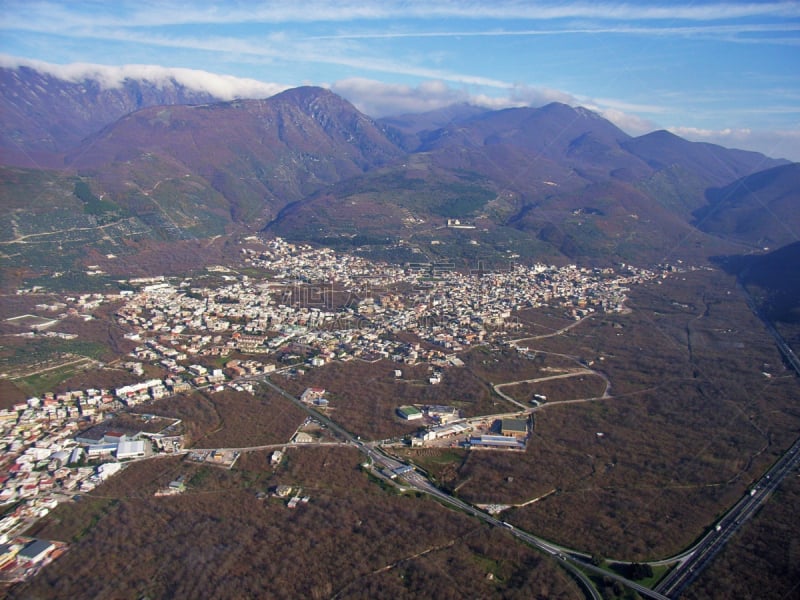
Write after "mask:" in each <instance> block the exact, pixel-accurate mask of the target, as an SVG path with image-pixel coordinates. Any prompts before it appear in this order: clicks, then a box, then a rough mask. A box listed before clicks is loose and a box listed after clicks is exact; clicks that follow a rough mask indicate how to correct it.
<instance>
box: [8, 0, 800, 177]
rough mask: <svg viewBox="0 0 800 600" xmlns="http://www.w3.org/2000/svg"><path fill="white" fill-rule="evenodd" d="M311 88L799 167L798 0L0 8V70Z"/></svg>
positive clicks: (198, 1) (25, 1) (391, 107)
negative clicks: (559, 109) (606, 128)
mask: <svg viewBox="0 0 800 600" xmlns="http://www.w3.org/2000/svg"><path fill="white" fill-rule="evenodd" d="M19 64H28V65H34V66H38V67H40V68H45V69H46V70H49V71H50V72H52V73H53V74H56V75H59V76H61V77H65V78H71V79H81V78H83V77H85V76H87V75H94V76H97V77H100V78H101V79H102V80H103V81H105V82H106V85H109V86H113V85H118V83H119V82H120V81H121V80H122V79H124V77H127V76H129V77H138V76H145V77H148V78H150V79H152V80H159V79H163V78H165V77H170V76H172V77H175V78H176V79H178V80H179V81H181V82H182V83H186V84H188V85H192V86H193V87H198V88H203V89H208V90H209V91H212V92H213V93H216V94H217V95H220V96H222V97H230V98H232V97H266V96H269V95H272V94H275V93H277V92H279V91H281V90H284V89H287V88H290V87H297V86H300V85H318V86H323V87H327V88H330V89H331V90H332V91H334V92H336V93H338V94H340V95H341V96H343V97H345V98H346V99H348V100H349V101H350V102H352V103H353V104H354V105H355V106H356V107H357V108H359V109H360V110H362V111H363V112H365V113H366V114H368V115H370V116H372V117H382V116H387V115H396V114H402V113H409V112H422V111H426V110H431V109H435V108H440V107H443V106H446V105H449V104H453V103H455V102H470V103H472V104H478V105H481V106H486V107H489V108H506V107H509V106H542V105H544V104H546V103H548V102H552V101H559V102H565V103H568V104H571V105H573V106H585V107H587V108H589V109H591V110H594V111H596V112H598V113H600V114H602V115H603V116H604V117H606V118H607V119H609V120H611V121H612V122H614V123H615V124H616V125H618V126H619V127H621V128H622V129H623V130H624V131H626V132H627V133H629V134H631V135H641V134H644V133H647V132H649V131H653V130H657V129H668V130H670V131H672V132H674V133H676V134H678V135H680V136H682V137H685V138H687V139H690V140H695V141H708V142H713V143H717V144H721V145H723V146H726V147H731V148H743V149H748V150H757V151H759V152H763V153H765V154H767V155H769V156H773V157H782V158H789V159H790V160H795V161H800V1H774V2H773V1H759V0H756V1H750V2H725V1H722V2H716V1H710V2H709V1H703V0H698V1H694V2H691V1H684V0H675V1H673V0H627V1H622V2H615V1H614V2H612V1H603V0H601V1H597V2H590V1H581V2H570V1H561V2H557V1H554V2H551V1H548V2H538V1H532V0H531V1H523V0H493V1H483V0H473V1H470V0H463V1H462V0H452V1H437V0H427V1H424V0H423V1H417V0H382V1H371V0H357V1H352V0H339V1H335V2H329V1H323V0H308V1H306V0H294V1H288V0H277V1H273V0H267V1H255V0H253V1H240V2H208V1H206V0H194V1H191V2H175V1H169V0H135V1H129V0H114V1H112V2H109V1H107V0H102V1H97V2H95V1H79V0H76V1H68V2H53V1H49V2H47V1H46V2H38V1H36V0H0V66H16V65H19Z"/></svg>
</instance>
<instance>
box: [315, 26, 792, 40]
mask: <svg viewBox="0 0 800 600" xmlns="http://www.w3.org/2000/svg"><path fill="white" fill-rule="evenodd" d="M782 33H785V34H795V33H800V23H790V22H784V23H756V24H737V25H714V24H705V25H688V26H682V27H676V26H630V25H616V26H612V27H608V26H593V27H565V26H560V27H549V28H547V29H544V28H542V29H487V30H481V31H474V30H458V31H385V32H384V31H379V32H351V33H346V32H339V33H335V34H331V35H318V36H311V37H309V38H308V39H313V40H332V39H340V40H342V39H352V40H375V39H404V38H466V37H539V36H541V37H553V36H564V35H598V34H628V35H639V36H661V37H667V36H685V37H700V36H702V37H715V38H719V39H726V40H730V41H742V42H748V43H752V42H778V43H784V42H787V41H788V42H791V43H800V39H799V38H795V37H776V36H775V35H774V34H782ZM752 34H770V37H764V36H761V37H758V38H755V37H753V35H752ZM746 36H749V37H746Z"/></svg>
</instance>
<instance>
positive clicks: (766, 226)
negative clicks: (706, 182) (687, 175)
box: [695, 163, 800, 248]
mask: <svg viewBox="0 0 800 600" xmlns="http://www.w3.org/2000/svg"><path fill="white" fill-rule="evenodd" d="M706 197H707V198H708V205H706V206H704V207H703V208H701V209H699V210H697V211H696V212H695V217H696V225H697V227H698V228H700V229H701V230H703V231H706V232H708V233H712V234H714V235H718V236H721V237H725V238H728V239H731V240H733V241H736V242H741V243H743V244H747V245H749V246H753V247H756V248H762V247H765V246H766V247H770V248H776V247H779V246H784V245H786V244H790V243H792V242H796V241H797V240H798V239H800V163H792V164H788V165H783V166H780V167H775V168H772V169H768V170H766V171H761V172H758V173H755V174H753V175H749V176H747V177H743V178H742V179H738V180H737V181H734V182H733V183H731V184H729V185H727V186H725V187H722V188H712V189H709V190H708V191H707V192H706Z"/></svg>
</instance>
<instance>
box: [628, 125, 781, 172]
mask: <svg viewBox="0 0 800 600" xmlns="http://www.w3.org/2000/svg"><path fill="white" fill-rule="evenodd" d="M623 147H624V148H625V149H626V150H628V151H629V152H630V153H631V154H634V155H635V156H638V157H639V158H641V159H642V160H644V161H645V162H647V164H648V165H650V166H651V167H652V168H653V169H656V170H663V169H671V168H675V167H680V168H682V169H684V170H686V171H688V172H690V173H693V174H696V175H701V176H702V177H703V179H705V180H707V181H708V183H709V185H724V184H725V183H729V182H731V181H733V180H735V179H738V178H740V177H745V176H746V175H750V174H752V173H756V172H757V171H762V170H764V169H769V168H771V167H775V166H778V165H785V164H789V161H786V160H776V159H773V158H768V157H766V156H764V155H763V154H760V153H758V152H750V151H747V150H732V149H729V148H723V147H722V146H717V145H716V144H708V143H705V142H690V141H688V140H685V139H683V138H681V137H678V136H677V135H675V134H673V133H670V132H668V131H663V130H662V131H654V132H652V133H648V134H645V135H643V136H640V137H637V138H632V139H630V140H627V141H625V142H624V143H623Z"/></svg>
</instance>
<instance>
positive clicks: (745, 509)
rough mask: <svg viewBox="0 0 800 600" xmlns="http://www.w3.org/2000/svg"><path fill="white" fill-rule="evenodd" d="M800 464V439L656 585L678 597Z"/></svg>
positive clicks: (657, 588)
mask: <svg viewBox="0 0 800 600" xmlns="http://www.w3.org/2000/svg"><path fill="white" fill-rule="evenodd" d="M798 466H800V439H798V440H796V441H795V443H794V444H793V445H792V447H791V448H789V450H788V451H787V452H786V453H785V454H784V455H783V456H782V457H781V458H780V459H779V460H778V461H776V462H775V464H774V465H772V467H771V468H770V469H769V470H768V471H767V472H766V473H765V474H764V475H763V476H762V477H761V479H759V480H758V482H757V483H756V484H755V485H754V486H753V487H752V488H751V489H750V492H749V493H748V494H747V495H745V496H743V497H742V498H741V499H740V500H739V501H738V502H737V503H736V504H735V505H734V506H733V508H731V510H729V511H728V513H727V514H726V515H725V517H724V518H723V519H722V520H721V521H720V522H719V523H718V524H717V526H716V527H715V528H714V529H712V530H711V531H709V532H708V533H707V534H706V535H705V536H704V537H703V538H702V539H701V540H700V541H699V542H698V543H697V544H695V546H694V547H693V548H692V549H691V550H690V553H689V556H688V558H686V560H685V561H684V562H683V563H681V564H680V565H678V566H677V567H676V568H675V569H674V570H672V571H671V572H670V573H669V575H667V576H666V577H665V578H664V579H662V580H661V582H660V583H659V584H658V585H657V586H656V590H657V591H658V592H660V593H662V594H664V595H665V596H668V597H670V598H677V597H678V596H680V594H681V592H683V590H685V589H686V587H687V586H688V585H689V584H690V583H691V582H692V581H694V579H695V578H696V577H697V576H698V575H699V574H700V572H701V571H702V570H703V569H704V568H705V567H706V566H707V565H708V564H709V563H710V562H711V560H712V559H713V558H714V556H716V554H717V553H718V552H719V551H720V550H721V549H722V547H723V546H724V545H725V544H726V543H727V542H728V540H730V538H731V537H732V536H733V535H734V534H735V533H736V532H737V531H738V530H739V529H740V528H741V526H742V525H743V524H744V523H745V522H746V521H747V520H748V519H750V517H752V516H753V515H754V514H755V513H756V511H758V509H759V508H760V507H761V506H762V505H763V504H764V503H765V502H766V501H767V499H768V498H769V496H770V495H771V494H772V492H773V491H775V489H776V488H777V487H778V485H779V484H780V482H781V481H782V480H783V479H784V478H785V477H786V476H787V475H789V474H790V473H791V472H792V471H794V470H795V469H797V468H798Z"/></svg>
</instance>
